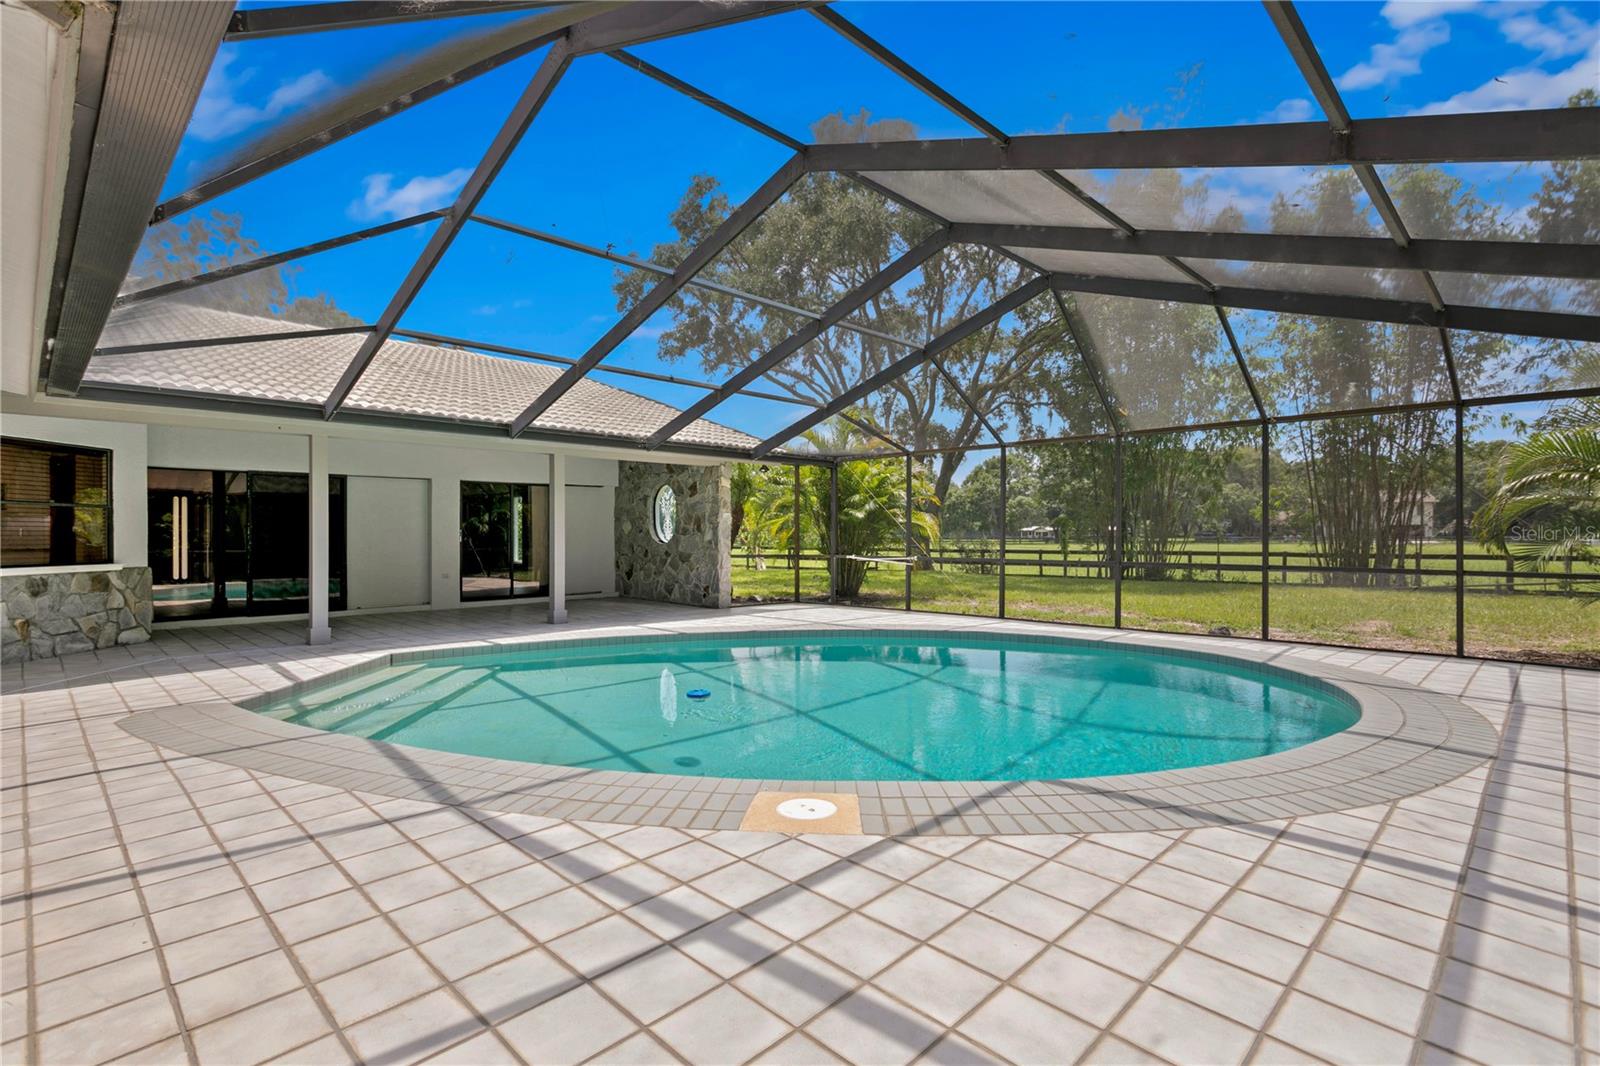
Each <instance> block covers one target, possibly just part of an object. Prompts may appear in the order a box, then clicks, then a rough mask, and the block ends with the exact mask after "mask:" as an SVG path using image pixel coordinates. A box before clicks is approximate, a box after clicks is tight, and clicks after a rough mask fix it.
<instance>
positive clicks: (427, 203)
mask: <svg viewBox="0 0 1600 1066" xmlns="http://www.w3.org/2000/svg"><path fill="white" fill-rule="evenodd" d="M471 174H472V171H470V170H468V169H467V168H465V167H457V168H456V169H454V170H450V171H446V172H445V173H443V174H436V175H434V176H433V177H425V176H423V175H420V174H419V175H417V176H416V177H414V178H412V179H411V180H410V181H408V182H406V183H405V184H404V185H402V186H400V187H399V188H395V185H394V175H393V174H368V175H367V176H366V177H365V178H362V179H361V185H362V194H361V199H359V200H356V201H355V202H354V203H352V204H351V205H350V214H351V215H352V216H353V217H355V218H359V219H378V218H383V217H384V216H385V215H387V216H388V217H390V218H405V217H407V216H408V215H418V214H421V213H422V212H424V211H433V210H436V209H438V208H441V207H444V206H445V205H446V204H448V203H449V202H450V201H451V200H453V199H454V198H455V195H456V193H457V192H460V191H461V186H463V185H465V184H466V183H467V178H468V177H469V176H470V175H471Z"/></svg>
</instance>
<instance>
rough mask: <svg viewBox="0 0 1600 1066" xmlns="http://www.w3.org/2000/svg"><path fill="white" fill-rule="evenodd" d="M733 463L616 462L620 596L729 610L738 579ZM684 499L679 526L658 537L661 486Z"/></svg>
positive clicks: (618, 588) (616, 519)
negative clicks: (654, 514)
mask: <svg viewBox="0 0 1600 1066" xmlns="http://www.w3.org/2000/svg"><path fill="white" fill-rule="evenodd" d="M729 473H730V471H729V468H728V466H727V465H726V464H722V465H719V466H680V465H676V464H670V463H632V462H627V461H623V462H619V463H618V464H617V496H616V512H615V515H616V517H615V519H614V521H615V523H616V541H617V594H618V595H621V596H631V597H634V598H635V599H641V600H659V601H661V602H664V603H683V604H689V605H690V606H694V607H727V606H728V604H729V602H730V598H731V595H732V583H733V582H732V578H733V561H732V548H733V544H732V541H733V511H732V506H731V504H732V498H733V492H732V488H731V486H730V485H729V480H728V479H729ZM662 485H671V486H672V491H673V492H674V493H675V494H676V495H677V498H678V525H677V531H676V533H675V534H674V535H673V538H672V540H671V541H670V542H668V543H666V544H662V543H661V542H660V541H659V540H657V539H656V537H655V533H654V524H653V522H652V519H651V509H652V507H653V506H654V503H655V496H656V491H657V490H658V489H660V488H661V486H662Z"/></svg>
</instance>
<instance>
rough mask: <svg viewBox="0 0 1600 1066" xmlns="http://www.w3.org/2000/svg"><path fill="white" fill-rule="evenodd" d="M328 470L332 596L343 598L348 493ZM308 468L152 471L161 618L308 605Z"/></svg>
mask: <svg viewBox="0 0 1600 1066" xmlns="http://www.w3.org/2000/svg"><path fill="white" fill-rule="evenodd" d="M344 481H345V479H344V478H343V477H341V476H334V477H330V478H329V479H328V569H329V575H328V606H329V607H330V608H331V609H333V610H342V609H343V608H344V606H345V493H344V487H345V486H344ZM308 484H309V479H308V478H307V476H306V475H305V474H282V473H274V472H270V471H238V470H174V469H166V468H161V467H151V468H150V473H149V482H148V488H149V514H150V542H149V544H150V551H149V555H150V568H151V571H152V578H153V592H154V598H155V615H156V619H157V620H158V621H161V620H172V619H178V618H216V617H226V616H230V615H270V614H297V613H302V612H304V611H306V610H308V609H309V606H310V603H309V592H310V583H311V578H310V575H311V543H310V530H311V506H310V495H309V493H308V491H307V486H308Z"/></svg>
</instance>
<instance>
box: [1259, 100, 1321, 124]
mask: <svg viewBox="0 0 1600 1066" xmlns="http://www.w3.org/2000/svg"><path fill="white" fill-rule="evenodd" d="M1316 117H1317V111H1316V108H1314V107H1312V106H1311V101H1310V100H1307V99H1305V98H1304V97H1295V98H1294V99H1291V100H1283V101H1280V102H1279V103H1278V106H1277V107H1275V108H1273V109H1272V110H1271V111H1268V112H1267V113H1266V114H1264V115H1262V116H1261V121H1262V122H1310V121H1311V120H1312V119H1314V118H1316Z"/></svg>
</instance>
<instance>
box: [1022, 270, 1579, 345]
mask: <svg viewBox="0 0 1600 1066" xmlns="http://www.w3.org/2000/svg"><path fill="white" fill-rule="evenodd" d="M1051 283H1052V285H1054V287H1056V288H1058V289H1061V290H1063V291H1068V292H1094V293H1100V294H1101V295H1104V296H1128V297H1132V298H1134V299H1140V300H1171V301H1174V302H1177V303H1191V304H1211V303H1220V304H1222V305H1224V306H1226V307H1235V308H1243V309H1248V310H1255V311H1277V312H1280V313H1284V314H1298V315H1320V316H1326V317H1329V318H1352V319H1358V320H1362V321H1367V322H1391V323H1395V324H1397V325H1413V326H1434V327H1441V326H1448V327H1449V328H1451V329H1464V330H1472V331H1476V332H1479V333H1508V334H1513V335H1518V336H1526V337H1549V338H1554V339H1557V340H1587V341H1600V316H1595V315H1576V314H1567V313H1562V312H1555V311H1521V310H1517V309H1514V308H1492V307H1461V306H1454V305H1453V306H1452V307H1451V308H1450V310H1449V313H1448V321H1446V314H1445V312H1442V311H1440V310H1438V309H1437V308H1435V307H1433V306H1432V305H1431V304H1425V303H1415V302H1411V301H1406V300H1384V299H1377V298H1374V297H1369V296H1329V295H1319V294H1316V293H1302V292H1283V291H1280V290H1277V289H1247V288H1236V287H1233V286H1227V285H1223V286H1218V287H1217V289H1216V290H1215V292H1207V291H1205V290H1204V289H1202V288H1200V287H1199V286H1196V285H1185V284H1183V283H1181V282H1173V281H1143V280H1135V279H1132V278H1106V277H1093V276H1089V275H1084V274H1052V275H1051Z"/></svg>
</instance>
